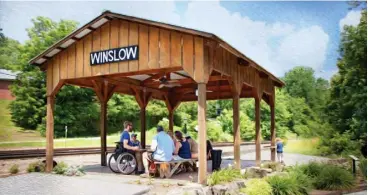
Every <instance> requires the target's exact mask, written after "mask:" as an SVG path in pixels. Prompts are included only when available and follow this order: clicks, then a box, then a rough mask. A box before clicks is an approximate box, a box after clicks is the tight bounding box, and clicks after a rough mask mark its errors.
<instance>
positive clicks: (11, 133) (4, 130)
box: [0, 100, 44, 142]
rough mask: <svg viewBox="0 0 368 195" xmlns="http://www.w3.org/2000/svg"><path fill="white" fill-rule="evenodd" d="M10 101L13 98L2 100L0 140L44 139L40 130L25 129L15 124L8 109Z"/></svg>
mask: <svg viewBox="0 0 368 195" xmlns="http://www.w3.org/2000/svg"><path fill="white" fill-rule="evenodd" d="M10 102H11V100H0V142H8V141H40V140H44V138H42V137H41V136H40V134H39V133H38V132H36V131H32V130H24V129H22V128H19V127H16V126H15V125H14V124H13V122H12V121H11V114H10V111H9V109H8V106H9V104H10Z"/></svg>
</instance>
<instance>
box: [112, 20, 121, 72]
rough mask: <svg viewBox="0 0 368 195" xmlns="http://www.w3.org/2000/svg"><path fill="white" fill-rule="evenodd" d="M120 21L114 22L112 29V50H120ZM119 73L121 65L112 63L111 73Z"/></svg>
mask: <svg viewBox="0 0 368 195" xmlns="http://www.w3.org/2000/svg"><path fill="white" fill-rule="evenodd" d="M119 25H120V22H119V20H112V21H111V27H110V29H111V30H110V48H111V49H112V48H118V47H119ZM118 72H119V63H118V62H115V63H110V73H118Z"/></svg>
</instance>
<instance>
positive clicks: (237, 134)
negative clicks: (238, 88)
mask: <svg viewBox="0 0 368 195" xmlns="http://www.w3.org/2000/svg"><path fill="white" fill-rule="evenodd" d="M239 101H240V98H239V95H236V94H234V96H233V129H234V164H235V169H240V168H241V162H240V142H241V139H240V114H239V104H240V102H239Z"/></svg>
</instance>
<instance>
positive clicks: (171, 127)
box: [169, 110, 174, 135]
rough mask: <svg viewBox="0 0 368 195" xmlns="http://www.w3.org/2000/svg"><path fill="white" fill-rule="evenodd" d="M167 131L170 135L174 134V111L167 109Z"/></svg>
mask: <svg viewBox="0 0 368 195" xmlns="http://www.w3.org/2000/svg"><path fill="white" fill-rule="evenodd" d="M169 132H171V135H174V134H173V133H174V111H173V110H169Z"/></svg>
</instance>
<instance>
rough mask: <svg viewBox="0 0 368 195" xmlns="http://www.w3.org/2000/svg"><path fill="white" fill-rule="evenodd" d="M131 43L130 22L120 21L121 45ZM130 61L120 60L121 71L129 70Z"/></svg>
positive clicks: (124, 45)
mask: <svg viewBox="0 0 368 195" xmlns="http://www.w3.org/2000/svg"><path fill="white" fill-rule="evenodd" d="M128 45H129V23H128V22H126V21H120V27H119V47H126V46H128ZM128 71H129V62H128V61H124V62H119V72H128Z"/></svg>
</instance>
